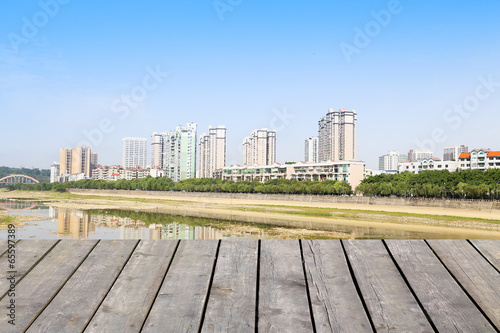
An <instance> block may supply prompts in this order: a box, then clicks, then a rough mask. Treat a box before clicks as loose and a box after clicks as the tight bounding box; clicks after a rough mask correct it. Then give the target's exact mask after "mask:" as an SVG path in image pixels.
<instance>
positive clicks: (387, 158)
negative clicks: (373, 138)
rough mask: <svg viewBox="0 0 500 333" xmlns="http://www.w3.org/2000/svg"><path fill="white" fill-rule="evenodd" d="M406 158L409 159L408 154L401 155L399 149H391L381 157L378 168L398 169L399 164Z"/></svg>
mask: <svg viewBox="0 0 500 333" xmlns="http://www.w3.org/2000/svg"><path fill="white" fill-rule="evenodd" d="M406 160H408V156H407V155H401V154H400V153H399V151H397V150H389V152H388V153H387V154H386V155H382V156H380V157H379V162H378V169H379V170H386V171H397V170H398V166H399V164H400V163H402V162H403V161H406Z"/></svg>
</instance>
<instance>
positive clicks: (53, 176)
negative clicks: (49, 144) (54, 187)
mask: <svg viewBox="0 0 500 333" xmlns="http://www.w3.org/2000/svg"><path fill="white" fill-rule="evenodd" d="M59 166H60V165H59V163H57V162H54V164H52V165H51V166H50V182H51V183H55V182H58V181H59Z"/></svg>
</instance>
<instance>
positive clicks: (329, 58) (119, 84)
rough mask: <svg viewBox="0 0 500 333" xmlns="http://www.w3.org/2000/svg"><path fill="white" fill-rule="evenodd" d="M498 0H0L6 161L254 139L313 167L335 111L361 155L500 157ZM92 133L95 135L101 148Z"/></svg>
mask: <svg viewBox="0 0 500 333" xmlns="http://www.w3.org/2000/svg"><path fill="white" fill-rule="evenodd" d="M499 12H500V3H499V2H498V1H494V0H490V1H487V0H486V1H481V2H476V3H473V2H469V1H467V2H466V1H446V2H445V1H442V2H436V1H430V0H429V1H426V0H418V1H415V0H413V1H410V0H401V1H370V2H366V1H355V2H347V1H332V0H325V1H323V0H317V1H247V0H241V1H240V0H220V1H214V2H212V1H211V0H209V1H166V0H162V1H159V0H158V1H154V0H148V1H142V2H139V1H93V0H90V1H75V0H73V1H71V0H64V1H63V0H59V1H56V0H41V1H17V0H5V1H2V3H1V4H0V112H1V117H0V119H1V121H0V165H6V166H12V167H19V166H21V165H23V166H26V167H32V166H33V167H40V168H48V167H49V166H50V164H52V162H54V161H58V159H59V149H60V148H61V147H74V146H76V145H77V144H81V143H84V141H87V142H90V143H91V144H92V145H91V146H92V149H93V150H94V151H97V152H98V153H99V159H100V163H102V164H107V165H109V164H120V163H121V140H122V138H124V137H128V136H133V137H147V138H148V140H150V138H151V134H152V132H153V131H157V132H162V131H166V130H172V129H174V128H175V126H176V125H179V124H185V123H187V122H195V123H198V134H201V133H203V132H206V131H207V129H208V125H210V124H211V125H214V126H215V125H219V124H221V125H225V126H226V128H227V136H228V139H227V140H228V141H227V148H228V156H227V159H228V164H234V163H241V160H242V156H241V143H242V139H243V138H244V137H245V136H248V135H249V134H250V132H251V131H252V130H253V129H256V128H263V127H266V128H271V129H277V130H278V133H277V161H278V162H285V161H297V160H303V158H304V139H306V138H307V137H310V136H315V135H317V130H318V129H317V123H318V120H319V118H320V117H321V116H322V115H324V114H326V112H327V110H328V108H334V109H339V108H347V109H354V110H356V111H357V113H358V127H357V133H358V135H357V142H358V150H357V155H358V159H360V160H364V161H366V163H367V167H369V168H374V169H376V168H378V156H380V155H383V154H385V153H387V151H388V150H392V149H396V150H399V151H401V152H404V153H407V152H408V150H409V149H411V148H419V146H421V147H432V148H435V149H434V151H435V155H436V156H438V157H442V154H443V152H442V148H443V147H444V146H446V145H455V144H466V145H468V146H469V147H470V148H471V149H472V148H479V147H484V148H492V149H496V150H500V135H499V130H498V124H499V123H500V112H499V111H500V108H499V106H500V43H499V41H500V21H499V20H498V13H499ZM89 137H90V139H89Z"/></svg>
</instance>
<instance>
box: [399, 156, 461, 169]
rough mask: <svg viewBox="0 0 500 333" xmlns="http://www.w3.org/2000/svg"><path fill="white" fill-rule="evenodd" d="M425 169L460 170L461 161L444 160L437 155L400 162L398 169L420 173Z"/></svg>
mask: <svg viewBox="0 0 500 333" xmlns="http://www.w3.org/2000/svg"><path fill="white" fill-rule="evenodd" d="M424 170H431V171H432V170H448V171H450V172H455V171H459V170H460V162H458V161H442V160H441V159H439V158H437V157H430V158H422V159H420V160H418V161H404V162H402V163H400V164H399V167H398V171H399V172H400V173H401V172H405V171H410V172H412V173H419V172H420V171H424Z"/></svg>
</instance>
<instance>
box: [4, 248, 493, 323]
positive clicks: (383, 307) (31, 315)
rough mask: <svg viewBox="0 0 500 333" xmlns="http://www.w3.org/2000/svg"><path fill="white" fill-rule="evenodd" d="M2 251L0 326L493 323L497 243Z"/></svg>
mask: <svg viewBox="0 0 500 333" xmlns="http://www.w3.org/2000/svg"><path fill="white" fill-rule="evenodd" d="M11 245H12V244H11ZM0 246H1V247H0V254H1V256H0V312H3V313H1V316H0V319H1V320H0V331H1V332H24V331H27V332H200V331H201V332H257V331H258V332H374V331H376V332H387V331H398V332H436V331H437V332H498V330H499V329H500V273H499V270H500V241H499V240H470V241H468V240H345V241H344V240H343V241H340V240H251V239H224V240H220V241H218V240H201V241H184V240H181V241H176V240H141V241H136V240H100V241H99V240H20V241H18V242H17V243H15V245H14V247H12V246H11V249H10V250H11V254H12V253H13V252H12V250H15V258H14V259H15V260H12V256H11V261H10V262H9V258H8V245H7V241H6V240H2V241H1V243H0ZM12 262H13V263H12ZM11 265H12V266H11ZM12 305H14V306H12ZM9 321H11V323H12V322H14V323H15V325H12V324H11V323H9Z"/></svg>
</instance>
